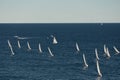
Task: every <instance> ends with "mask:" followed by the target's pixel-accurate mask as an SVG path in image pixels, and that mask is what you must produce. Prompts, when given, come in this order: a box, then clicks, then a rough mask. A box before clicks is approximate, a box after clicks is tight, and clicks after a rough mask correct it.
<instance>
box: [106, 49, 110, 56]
mask: <svg viewBox="0 0 120 80" xmlns="http://www.w3.org/2000/svg"><path fill="white" fill-rule="evenodd" d="M106 54H107V57H108V58H110V57H111V56H110V52H109V50H108V48H107V52H106Z"/></svg>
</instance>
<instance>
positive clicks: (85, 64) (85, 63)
mask: <svg viewBox="0 0 120 80" xmlns="http://www.w3.org/2000/svg"><path fill="white" fill-rule="evenodd" d="M83 61H84V66H85V67H88V64H87V62H86V59H85V54H83Z"/></svg>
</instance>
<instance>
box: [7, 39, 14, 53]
mask: <svg viewBox="0 0 120 80" xmlns="http://www.w3.org/2000/svg"><path fill="white" fill-rule="evenodd" d="M8 45H9V47H10V50H11V54H12V55H14V54H15V53H14V52H13V49H12V45H11V44H10V41H9V40H8Z"/></svg>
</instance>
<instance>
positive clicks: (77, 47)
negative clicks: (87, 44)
mask: <svg viewBox="0 0 120 80" xmlns="http://www.w3.org/2000/svg"><path fill="white" fill-rule="evenodd" d="M76 49H77V52H79V51H80V49H79V46H78V43H77V42H76Z"/></svg>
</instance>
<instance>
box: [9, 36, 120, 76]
mask: <svg viewBox="0 0 120 80" xmlns="http://www.w3.org/2000/svg"><path fill="white" fill-rule="evenodd" d="M7 42H8V46H9V48H10V51H11V54H12V55H15V53H14V51H13V48H12V45H11V43H10V41H9V40H7ZM57 43H58V42H57V40H56V38H55V37H54V36H53V44H57ZM17 44H18V48H21V44H20V41H19V40H18V41H17ZM27 47H28V50H31V47H30V44H29V42H28V41H27ZM113 49H114V51H115V52H116V54H119V53H120V51H119V50H118V49H117V48H116V47H115V46H113ZM38 50H39V52H40V53H42V52H43V51H42V49H41V44H40V43H39V47H38ZM76 50H77V52H79V51H80V48H79V45H78V43H77V42H76ZM48 52H49V54H50V56H54V54H53V53H52V51H51V49H50V47H48ZM104 53H105V55H106V56H107V58H110V57H111V56H110V52H109V49H108V47H106V45H105V44H104ZM95 55H96V67H97V73H98V76H99V77H102V73H101V71H100V66H99V59H100V58H99V56H98V50H97V48H95ZM83 63H84V68H88V64H87V61H86V58H85V54H84V53H83Z"/></svg>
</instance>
